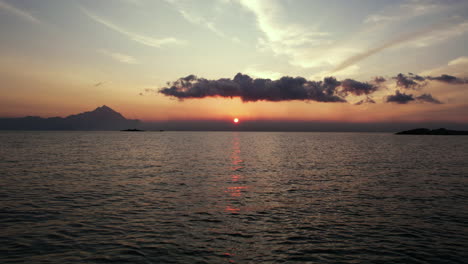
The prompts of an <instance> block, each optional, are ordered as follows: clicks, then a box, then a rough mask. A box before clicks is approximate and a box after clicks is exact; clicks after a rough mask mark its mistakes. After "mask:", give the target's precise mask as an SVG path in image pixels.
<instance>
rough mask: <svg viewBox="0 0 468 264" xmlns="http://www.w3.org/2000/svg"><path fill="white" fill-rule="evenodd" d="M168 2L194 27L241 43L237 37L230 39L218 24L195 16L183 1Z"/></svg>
mask: <svg viewBox="0 0 468 264" xmlns="http://www.w3.org/2000/svg"><path fill="white" fill-rule="evenodd" d="M166 2H168V3H170V4H171V5H172V6H174V8H175V9H176V10H177V12H179V14H180V15H181V16H182V17H183V18H184V19H185V20H186V21H187V22H189V23H191V24H194V25H199V26H202V27H205V28H207V29H208V30H210V31H211V32H213V33H214V34H216V35H217V36H219V37H222V38H226V39H229V40H231V41H233V42H240V41H239V39H238V38H237V37H229V36H228V35H226V33H224V32H223V31H222V30H221V29H219V28H218V27H217V26H216V23H215V22H214V21H212V20H210V19H207V18H206V17H204V16H201V15H198V14H195V13H194V12H193V11H192V10H190V8H187V7H185V6H184V5H183V4H182V2H181V1H178V0H166Z"/></svg>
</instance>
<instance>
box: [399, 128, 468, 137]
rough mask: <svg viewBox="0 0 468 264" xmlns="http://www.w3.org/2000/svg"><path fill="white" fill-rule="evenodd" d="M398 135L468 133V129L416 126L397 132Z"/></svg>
mask: <svg viewBox="0 0 468 264" xmlns="http://www.w3.org/2000/svg"><path fill="white" fill-rule="evenodd" d="M396 135H445V136H447V135H454V136H455V135H468V131H460V130H449V129H445V128H439V129H432V130H431V129H428V128H416V129H412V130H406V131H401V132H398V133H396Z"/></svg>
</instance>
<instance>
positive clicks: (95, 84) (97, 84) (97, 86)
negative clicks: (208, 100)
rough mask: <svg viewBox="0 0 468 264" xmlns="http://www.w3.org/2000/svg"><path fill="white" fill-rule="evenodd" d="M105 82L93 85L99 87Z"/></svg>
mask: <svg viewBox="0 0 468 264" xmlns="http://www.w3.org/2000/svg"><path fill="white" fill-rule="evenodd" d="M103 84H104V82H98V83H95V84H94V85H93V86H94V87H99V86H101V85H103Z"/></svg>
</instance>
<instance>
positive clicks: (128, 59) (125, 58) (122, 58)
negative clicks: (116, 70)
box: [99, 50, 139, 64]
mask: <svg viewBox="0 0 468 264" xmlns="http://www.w3.org/2000/svg"><path fill="white" fill-rule="evenodd" d="M99 52H100V53H102V54H104V55H106V56H109V57H111V58H112V59H114V60H116V61H118V62H122V63H127V64H138V63H139V62H138V60H137V59H135V58H134V57H132V56H130V55H125V54H122V53H118V52H113V51H109V50H99Z"/></svg>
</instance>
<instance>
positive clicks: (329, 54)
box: [0, 0, 468, 123]
mask: <svg viewBox="0 0 468 264" xmlns="http://www.w3.org/2000/svg"><path fill="white" fill-rule="evenodd" d="M0 32H1V38H0V56H1V58H2V59H1V60H0V80H1V81H0V84H1V85H0V93H1V96H0V116H2V117H19V116H26V115H35V116H43V117H52V116H67V115H70V114H74V113H78V112H83V111H89V110H93V109H94V108H96V107H97V106H101V105H104V104H105V105H108V106H110V107H112V108H113V109H115V110H116V111H119V112H120V113H122V114H123V115H124V116H125V117H127V118H137V119H141V120H144V121H160V120H190V119H197V120H198V119H216V120H218V119H220V120H223V119H232V118H233V117H239V118H240V119H241V120H246V119H247V120H260V119H262V120H264V119H267V120H270V119H275V120H314V121H333V122H341V121H345V122H400V121H447V122H459V123H468V115H467V114H468V79H467V77H468V48H467V47H468V46H467V43H468V1H466V0H459V1H457V0H439V1H437V0H403V1H397V0H395V1H388V0H381V1H378V0H367V1H366V0H355V1H352V0H351V1H348V0H346V1H345V0H342V1H334V0H328V1H318V0H317V1H312V0H303V1H301V0H297V1H296V0H295V1H291V0H284V1H279V0H278V1H275V0H265V1H254V0H213V1H205V0H203V1H179V0H166V1H163V0H160V1H157V0H113V1H111V0H108V1H95V0H89V1H84V0H83V1H78V0H77V1H72V0H70V1H59V0H40V1H38V0H0ZM237 73H242V74H245V75H248V76H250V77H251V78H253V79H255V78H260V79H271V80H272V82H268V85H267V86H265V87H270V88H271V87H273V88H271V89H270V88H268V89H266V88H265V89H266V90H264V92H265V93H266V94H265V95H259V97H258V98H256V99H255V100H246V98H245V97H242V95H238V93H241V92H238V93H234V94H235V95H234V96H232V98H231V96H223V95H222V94H223V93H224V92H226V90H225V89H226V88H225V87H226V86H224V85H225V84H226V83H227V85H228V86H229V87H231V86H232V85H234V86H235V87H236V89H237V88H239V87H238V85H240V84H239V82H238V81H237V79H236V80H233V79H234V77H235V76H236V74H237ZM400 73H402V74H403V75H400V77H398V74H400ZM410 73H411V74H410ZM190 75H195V76H197V77H198V78H196V79H194V78H192V79H191V83H190V84H188V85H190V86H184V87H180V85H179V86H177V85H176V84H175V83H174V82H175V81H177V80H178V79H179V78H182V77H186V76H190ZM283 76H290V77H302V78H304V79H305V80H307V82H306V83H304V84H303V83H302V82H301V83H300V86H301V87H303V86H304V87H306V88H305V89H306V90H307V96H304V97H303V98H296V97H294V98H292V99H291V98H289V97H286V98H285V97H281V98H280V97H278V98H277V97H273V95H271V94H268V93H269V92H270V91H273V90H274V89H276V88H275V87H279V86H281V87H283V88H281V89H286V90H288V89H289V86H288V82H287V81H283V82H281V83H280V82H277V83H276V82H273V81H275V80H278V79H280V78H281V77H283ZM329 76H332V77H335V78H336V80H337V81H338V82H339V84H337V86H336V87H334V88H333V89H336V91H335V90H334V93H333V95H330V96H333V98H338V99H337V101H331V100H328V99H317V98H318V97H317V96H315V93H314V95H310V93H311V90H308V89H309V88H307V87H312V86H314V85H318V86H317V87H318V88H317V89H319V90H320V89H322V88H323V87H322V86H321V84H319V81H323V78H324V77H329ZM376 77H382V78H381V79H380V80H385V81H381V82H378V81H376ZM199 78H204V79H199ZM454 78H455V79H454ZM205 79H206V80H205ZM219 79H229V80H225V81H222V82H220V81H217V80H219ZM346 79H349V81H344V80H346ZM284 80H286V79H284ZM253 81H254V80H252V82H253ZM353 81H357V82H353ZM168 82H169V84H168ZM411 82H413V84H412V83H411ZM249 83H250V82H249ZM366 83H367V85H368V86H365V87H367V88H369V87H373V88H369V89H371V90H372V91H370V90H355V89H361V88H359V87H364V86H363V84H366ZM204 84H207V85H209V86H210V87H212V88H210V93H214V95H216V96H214V97H213V96H206V94H205V95H197V96H198V97H197V98H191V97H192V95H193V93H192V92H195V90H190V88H191V87H195V86H196V87H197V88H196V89H199V88H200V89H205V88H206V85H205V86H204ZM347 85H349V87H351V88H349V87H348V86H347ZM171 87H173V89H172V90H170V88H171ZM177 87H178V88H177ZM249 87H250V86H248V87H247V88H245V89H250V88H249ZM262 87H264V86H262ZM327 87H328V86H327ZM346 87H348V88H349V89H348V88H346ZM356 87H357V88H356ZM163 88H167V90H166V91H168V92H166V93H161V92H160V91H161V90H160V89H163ZM176 88H177V89H179V90H177V89H176ZM367 88H366V89H367ZM239 89H243V88H242V87H241V88H239ZM262 89H263V88H262ZM278 89H280V88H278ZM311 89H312V88H311ZM314 89H315V88H314ZM347 89H348V90H347ZM197 91H199V90H197ZM314 91H315V90H314ZM346 91H347V93H346ZM364 91H365V92H364ZM175 94H177V95H178V96H175ZM212 95H213V94H212ZM183 96H185V98H182V99H181V97H183ZM195 97H196V96H195ZM320 98H323V97H320ZM359 102H360V103H359ZM356 103H358V104H356Z"/></svg>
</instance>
